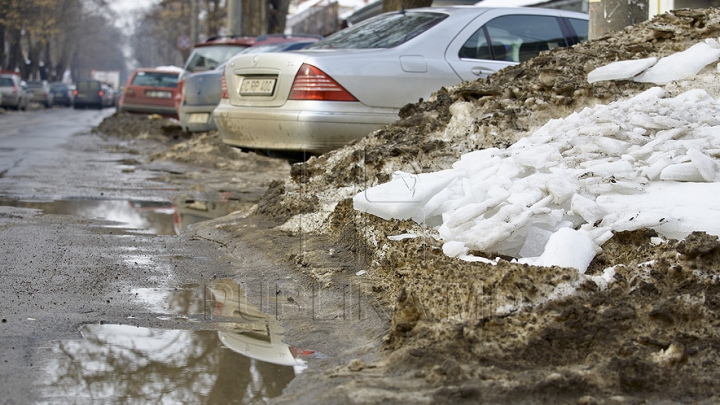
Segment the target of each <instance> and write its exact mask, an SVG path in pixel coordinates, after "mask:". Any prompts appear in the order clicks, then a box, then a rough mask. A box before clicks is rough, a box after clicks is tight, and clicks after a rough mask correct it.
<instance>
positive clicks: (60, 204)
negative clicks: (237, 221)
mask: <svg viewBox="0 0 720 405" xmlns="http://www.w3.org/2000/svg"><path fill="white" fill-rule="evenodd" d="M0 206H9V207H18V208H31V209H39V210H42V211H43V213H45V214H58V215H74V216H80V217H84V218H89V219H103V220H107V221H113V222H117V223H118V224H119V225H116V226H113V227H118V228H124V229H136V230H142V231H145V232H148V233H152V234H155V235H176V234H179V233H180V232H182V231H184V230H186V229H188V228H189V227H190V226H191V225H192V224H195V223H197V222H201V221H207V220H209V219H214V218H219V217H222V216H225V215H228V214H230V213H232V212H233V211H235V210H236V209H237V208H238V203H237V202H230V201H188V202H186V203H183V204H181V205H175V204H173V203H172V202H170V201H152V200H149V201H146V200H80V199H78V200H57V201H19V200H11V199H0Z"/></svg>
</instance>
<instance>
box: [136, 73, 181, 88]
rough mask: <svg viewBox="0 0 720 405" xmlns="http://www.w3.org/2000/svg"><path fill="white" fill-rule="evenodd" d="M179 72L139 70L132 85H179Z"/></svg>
mask: <svg viewBox="0 0 720 405" xmlns="http://www.w3.org/2000/svg"><path fill="white" fill-rule="evenodd" d="M177 84H178V74H177V73H162V72H137V74H135V77H133V80H132V82H130V85H131V86H150V87H177Z"/></svg>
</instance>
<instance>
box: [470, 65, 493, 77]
mask: <svg viewBox="0 0 720 405" xmlns="http://www.w3.org/2000/svg"><path fill="white" fill-rule="evenodd" d="M487 70H488V72H489V71H490V70H489V69H487ZM470 72H471V73H472V74H474V75H475V76H481V75H482V74H483V73H485V69H483V68H481V67H474V68H472V69H470Z"/></svg>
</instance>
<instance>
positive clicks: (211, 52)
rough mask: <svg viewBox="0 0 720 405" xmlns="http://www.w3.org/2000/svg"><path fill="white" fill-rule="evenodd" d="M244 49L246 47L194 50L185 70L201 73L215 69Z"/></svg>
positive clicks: (216, 46)
mask: <svg viewBox="0 0 720 405" xmlns="http://www.w3.org/2000/svg"><path fill="white" fill-rule="evenodd" d="M245 48H247V47H246V46H237V45H234V46H233V45H214V46H204V47H199V48H195V50H194V51H193V53H192V55H190V58H189V59H188V61H187V63H186V65H185V70H187V71H188V72H202V71H205V70H212V69H215V68H216V67H217V66H218V65H219V64H221V63H223V62H225V61H226V60H228V59H230V57H232V56H233V55H235V54H236V53H238V52H240V51H242V50H243V49H245Z"/></svg>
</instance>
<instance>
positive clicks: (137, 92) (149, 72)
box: [118, 67, 181, 117]
mask: <svg viewBox="0 0 720 405" xmlns="http://www.w3.org/2000/svg"><path fill="white" fill-rule="evenodd" d="M180 72H181V70H180V68H177V67H172V68H169V67H165V68H138V69H135V71H134V72H133V73H132V74H131V75H130V78H129V79H128V81H127V84H126V85H125V91H124V92H123V94H122V96H120V104H119V107H118V110H119V111H121V112H130V113H144V114H161V115H166V116H175V117H176V116H177V112H176V111H175V104H174V99H175V94H176V93H177V91H178V75H179V74H180Z"/></svg>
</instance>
